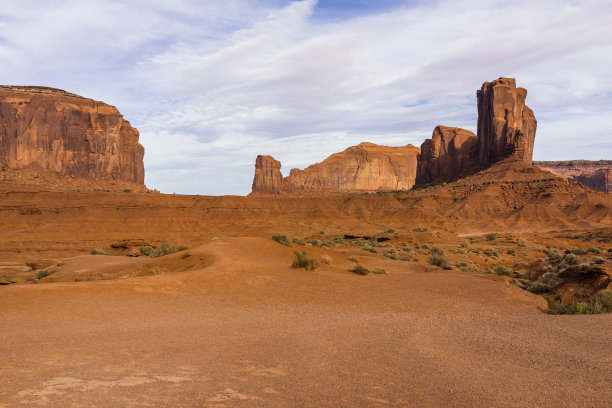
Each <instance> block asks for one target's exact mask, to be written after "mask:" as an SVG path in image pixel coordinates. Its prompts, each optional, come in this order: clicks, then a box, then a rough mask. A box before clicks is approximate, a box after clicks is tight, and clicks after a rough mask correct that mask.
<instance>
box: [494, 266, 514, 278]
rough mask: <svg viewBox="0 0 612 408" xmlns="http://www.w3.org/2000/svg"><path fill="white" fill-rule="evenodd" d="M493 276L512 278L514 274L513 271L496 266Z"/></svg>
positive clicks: (505, 267)
mask: <svg viewBox="0 0 612 408" xmlns="http://www.w3.org/2000/svg"><path fill="white" fill-rule="evenodd" d="M495 274H496V275H500V276H501V275H503V276H512V275H513V274H514V271H513V270H512V269H510V268H508V267H507V266H502V265H500V266H498V267H497V268H495Z"/></svg>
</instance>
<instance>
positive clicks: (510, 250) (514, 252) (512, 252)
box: [506, 249, 516, 256]
mask: <svg viewBox="0 0 612 408" xmlns="http://www.w3.org/2000/svg"><path fill="white" fill-rule="evenodd" d="M506 253H507V254H508V255H512V256H514V255H515V254H516V251H515V250H514V249H509V250H507V251H506Z"/></svg>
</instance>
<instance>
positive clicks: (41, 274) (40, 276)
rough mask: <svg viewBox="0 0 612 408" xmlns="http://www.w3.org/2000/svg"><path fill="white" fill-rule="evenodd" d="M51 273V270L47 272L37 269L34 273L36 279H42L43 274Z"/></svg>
mask: <svg viewBox="0 0 612 408" xmlns="http://www.w3.org/2000/svg"><path fill="white" fill-rule="evenodd" d="M49 275H51V272H47V271H38V273H37V274H36V279H42V278H44V277H45V276H49Z"/></svg>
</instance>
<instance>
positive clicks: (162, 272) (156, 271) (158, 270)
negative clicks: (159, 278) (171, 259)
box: [149, 267, 168, 275]
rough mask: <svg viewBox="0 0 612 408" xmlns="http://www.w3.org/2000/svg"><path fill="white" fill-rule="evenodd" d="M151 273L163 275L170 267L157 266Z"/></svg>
mask: <svg viewBox="0 0 612 408" xmlns="http://www.w3.org/2000/svg"><path fill="white" fill-rule="evenodd" d="M149 273H150V274H151V275H163V274H166V273H168V269H166V268H159V267H155V268H153V269H151V270H150V271H149Z"/></svg>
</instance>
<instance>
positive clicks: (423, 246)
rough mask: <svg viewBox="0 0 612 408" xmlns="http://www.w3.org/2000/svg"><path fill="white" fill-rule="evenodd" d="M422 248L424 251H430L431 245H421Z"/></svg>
mask: <svg viewBox="0 0 612 408" xmlns="http://www.w3.org/2000/svg"><path fill="white" fill-rule="evenodd" d="M421 248H423V249H429V245H427V244H423V245H421Z"/></svg>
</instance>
